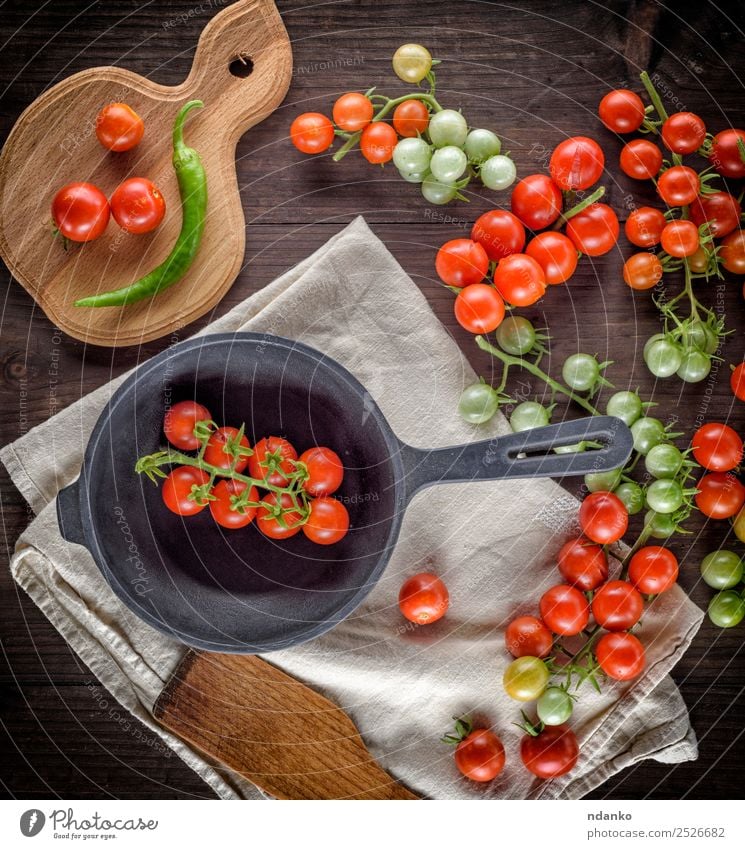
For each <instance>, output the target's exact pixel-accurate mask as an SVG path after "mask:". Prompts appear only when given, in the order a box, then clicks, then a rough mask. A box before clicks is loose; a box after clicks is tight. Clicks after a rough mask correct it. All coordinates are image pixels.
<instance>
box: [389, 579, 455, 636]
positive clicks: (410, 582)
mask: <svg viewBox="0 0 745 849" xmlns="http://www.w3.org/2000/svg"><path fill="white" fill-rule="evenodd" d="M449 604H450V595H449V594H448V588H447V587H446V586H445V583H444V582H443V581H442V579H441V578H438V577H437V575H433V574H432V573H431V572H420V573H419V574H418V575H413V576H412V577H411V578H408V579H407V580H406V581H404V583H403V585H402V587H401V590H400V592H399V594H398V607H399V609H400V611H401V613H403V615H404V616H405V617H406V618H407V619H408V620H409V622H416V624H417V625H429V624H431V623H432V622H437V620H438V619H442V617H443V616H444V615H445V613H446V612H447V609H448V605H449Z"/></svg>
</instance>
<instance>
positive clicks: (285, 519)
mask: <svg viewBox="0 0 745 849" xmlns="http://www.w3.org/2000/svg"><path fill="white" fill-rule="evenodd" d="M251 477H254V475H251ZM261 500H262V501H263V502H264V503H263V504H262V505H261V507H259V508H258V510H257V511H256V525H257V526H258V528H259V530H260V531H261V533H262V534H264V536H266V537H269V539H289V538H290V537H294V536H295V534H297V533H300V528H301V527H303V526H301V524H300V523H301V522H302V520H303V517H302V514H301V513H299V512H298V510H297V509H295V506H294V504H293V501H292V497H291V496H290V495H289V494H288V493H286V492H283V493H282V494H281V496H278V494H277V493H276V492H270V493H268V494H266V495H264V496H262V499H261ZM278 507H279V508H281V510H282V511H286V512H283V513H282V516H281V519H280V518H279V517H278V516H277V515H276V513H277V510H278Z"/></svg>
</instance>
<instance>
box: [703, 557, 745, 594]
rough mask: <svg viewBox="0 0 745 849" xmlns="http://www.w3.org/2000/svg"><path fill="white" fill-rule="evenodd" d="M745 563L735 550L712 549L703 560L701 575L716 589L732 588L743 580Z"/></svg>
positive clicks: (705, 581)
mask: <svg viewBox="0 0 745 849" xmlns="http://www.w3.org/2000/svg"><path fill="white" fill-rule="evenodd" d="M743 568H744V564H743V561H742V558H741V557H740V556H739V555H737V554H735V552H734V551H726V550H719V551H712V552H711V553H710V554H707V555H706V557H704V559H703V560H702V561H701V577H702V578H703V579H704V583H706V584H708V585H709V586H710V587H712V588H713V589H715V590H730V589H732V587H736V586H737V585H738V584H739V583H740V581H741V580H742V574H743Z"/></svg>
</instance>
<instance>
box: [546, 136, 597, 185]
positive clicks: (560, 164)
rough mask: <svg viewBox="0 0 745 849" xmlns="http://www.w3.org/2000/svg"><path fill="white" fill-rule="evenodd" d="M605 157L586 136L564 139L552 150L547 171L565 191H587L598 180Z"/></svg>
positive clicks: (595, 143) (594, 142)
mask: <svg viewBox="0 0 745 849" xmlns="http://www.w3.org/2000/svg"><path fill="white" fill-rule="evenodd" d="M604 166H605V156H604V154H603V151H602V148H601V147H600V145H599V144H598V143H597V142H596V141H594V140H593V139H588V138H587V137H586V136H574V137H573V138H570V139H565V140H564V141H563V142H560V143H559V144H558V145H556V147H555V148H554V152H553V153H552V154H551V159H550V161H549V165H548V169H549V171H550V172H551V179H552V180H553V181H554V183H556V185H557V186H558V187H559V188H560V189H564V190H566V191H570V190H576V189H587V188H589V187H590V186H592V185H593V184H594V183H597V181H598V180H599V179H600V177H601V176H602V174H603V167H604Z"/></svg>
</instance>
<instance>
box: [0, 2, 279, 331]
mask: <svg viewBox="0 0 745 849" xmlns="http://www.w3.org/2000/svg"><path fill="white" fill-rule="evenodd" d="M249 70H250V73H248V74H246V72H247V71H249ZM291 74H292V52H291V49H290V42H289V38H288V36H287V32H286V31H285V28H284V25H283V24H282V19H281V18H280V16H279V12H278V11H277V9H276V7H275V5H274V3H273V2H271V0H240V2H237V3H233V4H232V5H231V6H228V7H227V8H225V9H223V10H222V11H221V12H220V13H219V14H218V15H216V16H215V17H214V18H213V19H212V20H211V21H210V22H209V24H208V25H207V26H206V27H205V29H204V31H203V33H202V36H201V38H200V39H199V45H198V47H197V51H196V56H195V58H194V63H193V65H192V68H191V72H190V73H189V76H188V77H187V79H186V80H185V81H184V82H183V83H181V84H180V85H178V86H174V87H169V86H162V85H158V84H157V83H154V82H151V81H150V80H148V79H145V78H144V77H141V76H139V75H137V74H134V73H132V72H130V71H127V70H125V69H122V68H114V67H103V68H91V69H90V70H87V71H82V72H81V73H79V74H75V75H74V76H71V77H69V78H68V79H66V80H64V81H63V82H61V83H59V84H58V85H56V86H54V87H53V88H51V89H49V91H47V92H45V93H44V94H42V95H41V96H40V97H39V98H38V99H37V100H35V101H34V102H33V103H32V104H31V106H29V107H28V109H26V111H25V112H24V113H23V114H22V115H21V117H20V118H19V119H18V121H17V123H16V124H15V126H14V127H13V130H12V131H11V133H10V136H9V137H8V140H7V142H6V144H5V146H4V148H3V150H2V153H1V154H0V255H2V257H3V259H4V260H5V262H6V263H7V265H8V267H9V268H10V270H11V272H12V274H13V275H14V277H15V278H16V279H17V280H18V281H19V282H20V283H21V285H22V286H23V287H24V288H25V289H26V290H27V291H28V292H29V293H30V294H31V295H32V296H33V297H34V298H35V300H36V301H37V303H38V304H39V306H40V307H41V308H42V309H43V310H44V312H45V313H46V314H47V316H48V317H49V319H50V320H51V321H52V322H54V323H55V324H56V325H57V326H58V327H60V328H61V329H62V330H64V331H65V332H66V333H68V334H70V335H71V336H74V337H75V338H77V339H81V340H83V341H85V342H89V343H92V344H96V345H106V346H118V345H134V344H138V343H141V342H145V341H148V340H150V339H155V338H157V337H159V336H163V335H165V334H167V333H170V332H171V331H173V330H175V329H178V328H180V327H182V326H184V325H185V324H188V323H189V322H191V321H193V320H194V319H196V318H198V317H199V316H200V315H203V314H204V313H205V312H207V311H208V310H209V309H210V308H211V307H213V306H214V305H215V304H216V303H217V302H218V301H219V300H220V299H221V298H222V297H223V295H224V294H225V293H226V291H227V290H228V288H229V287H230V286H231V284H232V283H233V281H234V279H235V277H236V275H237V274H238V271H239V270H240V267H241V263H242V261H243V254H244V248H245V221H244V218H243V210H242V208H241V198H240V195H239V192H238V182H237V179H236V172H235V145H236V142H237V141H238V139H239V138H240V136H241V135H242V134H243V133H244V132H245V131H246V130H247V129H248V128H249V127H252V126H254V124H257V123H258V122H259V121H261V120H263V119H264V118H266V117H267V116H268V115H269V114H270V113H271V112H273V111H274V110H275V109H276V108H277V106H278V105H279V104H280V103H281V102H282V100H283V98H284V96H285V93H286V92H287V88H288V87H289V84H290V77H291ZM195 98H197V99H200V100H203V101H204V108H203V109H201V110H194V111H193V112H192V113H191V114H190V116H189V119H188V121H187V125H186V130H185V139H186V143H187V145H189V146H190V147H193V148H195V149H196V150H197V151H198V152H199V153H200V155H201V157H202V161H203V163H204V166H205V169H206V172H207V181H208V195H209V203H208V210H207V223H206V227H205V230H204V236H203V241H202V245H201V247H200V250H199V253H198V254H197V257H196V259H195V261H194V263H193V265H192V266H191V268H190V269H189V271H188V272H187V274H186V276H185V277H184V278H183V279H182V280H181V281H180V282H179V283H177V284H175V285H174V286H172V287H171V288H169V289H167V290H165V291H164V292H162V293H161V294H160V295H158V296H156V297H155V298H152V299H148V300H144V301H141V302H139V303H136V304H130V305H128V306H125V307H107V308H103V309H85V308H80V307H74V306H73V302H74V301H75V299H76V298H79V297H82V296H83V295H90V294H94V293H96V292H99V291H100V292H103V291H107V290H109V289H116V288H119V287H120V286H125V285H128V284H129V283H131V282H133V281H135V280H136V279H138V278H139V277H141V276H142V275H143V274H146V273H147V272H149V271H150V270H151V269H152V268H154V267H155V266H156V265H158V264H159V263H160V262H161V261H162V260H163V259H164V258H165V257H166V256H167V255H168V254H169V252H170V250H171V248H172V246H173V244H174V242H175V240H176V237H177V235H178V232H179V229H180V226H181V206H180V200H179V193H178V186H177V184H176V178H175V175H174V171H173V167H172V166H171V153H172V146H171V132H172V129H173V121H174V118H175V116H176V113H177V112H178V109H179V107H180V106H181V105H183V104H184V103H185V102H186V101H187V100H191V99H195ZM114 101H124V102H126V103H128V104H129V105H130V106H131V107H132V108H133V109H134V110H135V111H136V112H137V113H139V115H140V116H141V117H142V118H143V120H144V122H145V135H144V137H143V139H142V141H141V142H140V144H139V145H138V146H137V147H135V148H134V149H133V150H131V151H128V152H126V153H112V152H110V151H107V150H105V149H104V148H103V147H102V146H101V145H100V144H99V142H98V140H97V138H96V135H95V131H94V126H95V119H96V116H97V115H98V113H99V111H100V110H101V109H102V108H103V107H104V106H105V105H106V104H108V103H111V102H114ZM261 167H262V162H261V160H260V159H259V158H258V157H257V158H256V159H255V161H252V168H253V169H254V170H255V171H256V172H257V173H258V172H259V171H260V170H261ZM132 176H144V177H148V178H149V179H151V180H152V181H153V182H154V183H155V184H156V186H158V187H159V188H160V189H161V191H162V192H163V194H164V196H165V199H166V205H167V212H166V218H165V220H164V222H163V224H162V225H161V226H160V227H159V228H158V229H157V230H156V231H155V232H153V233H149V234H146V235H139V236H136V235H131V234H127V233H125V232H124V231H123V230H121V229H120V228H119V227H118V226H117V225H116V224H115V222H114V221H113V220H112V221H111V222H110V223H109V226H108V229H107V230H106V232H105V233H104V234H103V236H101V237H100V238H99V239H97V240H96V241H94V242H90V243H88V244H78V245H73V246H71V247H70V249H69V250H68V251H65V250H64V246H63V243H62V240H61V239H58V238H54V237H53V231H52V223H51V212H50V207H51V203H52V198H53V197H54V195H55V194H56V192H57V191H58V190H59V189H60V188H61V187H62V186H63V185H64V184H65V183H69V182H72V181H90V182H92V183H95V184H96V185H97V186H98V187H99V188H100V189H101V190H102V191H103V192H104V194H106V195H107V196H110V195H111V193H112V192H113V191H114V189H115V188H116V187H117V185H118V184H119V183H120V182H121V181H122V180H124V179H126V178H127V177H132Z"/></svg>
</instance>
